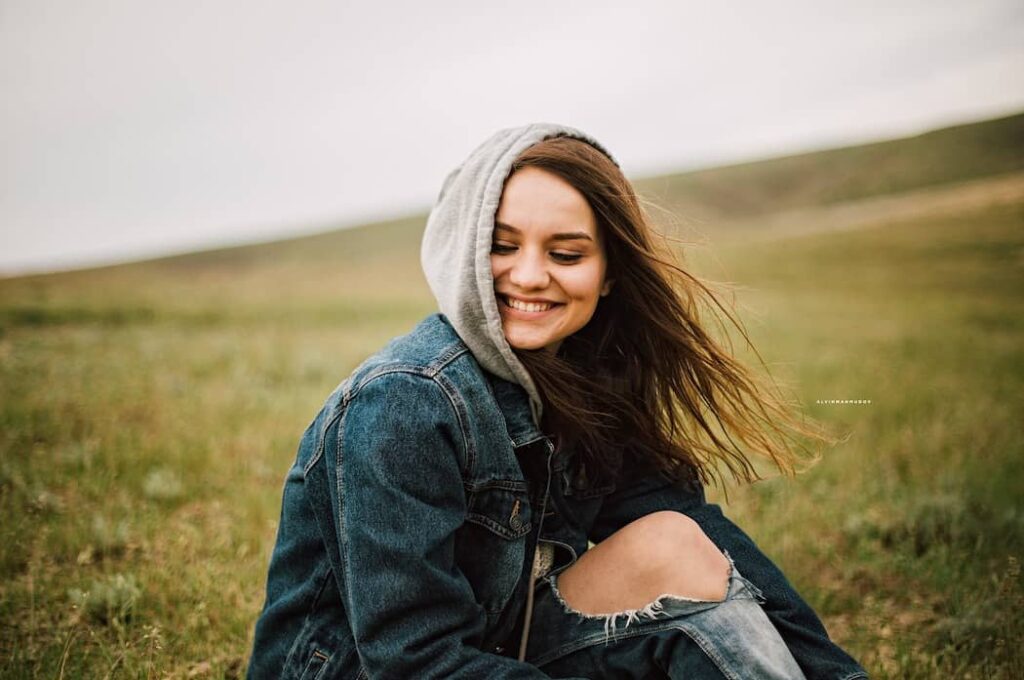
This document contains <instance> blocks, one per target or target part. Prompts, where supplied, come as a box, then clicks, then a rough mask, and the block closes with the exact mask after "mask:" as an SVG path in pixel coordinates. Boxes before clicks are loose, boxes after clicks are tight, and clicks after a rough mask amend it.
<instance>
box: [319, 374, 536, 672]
mask: <svg viewBox="0 0 1024 680" xmlns="http://www.w3.org/2000/svg"><path fill="white" fill-rule="evenodd" d="M463 436H464V435H463V432H462V428H461V427H460V425H459V421H458V419H457V414H456V411H455V408H454V405H453V404H452V402H451V400H450V399H449V396H448V395H447V393H446V392H445V391H444V390H443V389H442V388H441V386H440V385H439V384H438V383H437V382H436V381H434V380H433V379H432V378H429V377H424V376H420V375H417V374H411V373H401V372H397V373H388V374H384V375H381V376H378V377H375V378H372V379H371V380H370V381H369V382H367V383H365V384H364V385H362V386H361V387H360V388H359V390H358V392H357V393H356V394H355V396H354V397H352V399H351V401H350V403H349V404H348V405H347V407H346V411H345V414H344V416H343V420H342V422H341V424H340V431H339V434H338V446H337V454H336V457H335V458H336V459H335V460H334V461H333V464H334V466H335V467H334V470H335V474H336V486H337V488H336V489H334V490H332V493H333V494H334V495H335V496H336V497H335V498H332V499H331V500H332V505H335V507H336V508H337V509H338V510H337V512H338V514H337V522H338V526H337V531H338V538H339V546H340V552H341V563H342V565H343V567H344V578H343V581H344V587H343V592H342V594H341V595H342V598H343V599H344V602H345V607H346V611H347V613H348V616H349V621H350V624H351V627H352V632H353V635H354V637H355V642H356V647H357V649H358V652H359V656H360V659H361V661H362V664H363V666H364V668H365V669H366V671H367V674H368V675H369V677H372V678H401V679H406V678H424V679H426V678H484V677H486V678H546V677H548V676H547V675H545V674H544V673H542V672H541V671H540V670H538V669H537V668H536V667H534V666H532V665H530V664H526V663H521V662H519V661H516V660H514V659H510V658H507V657H504V656H499V655H497V654H490V653H487V652H484V651H483V650H481V649H480V648H479V646H478V645H479V644H480V642H481V640H482V637H483V635H484V627H485V621H486V617H485V613H484V610H483V608H482V607H481V606H480V605H479V604H478V603H477V602H476V599H475V597H474V595H473V591H472V588H471V586H470V584H469V582H468V581H467V580H466V578H465V576H464V575H463V574H462V572H461V571H460V570H459V568H458V565H457V564H456V562H455V557H454V555H455V550H454V546H455V540H454V539H455V531H456V529H458V528H459V527H460V526H461V525H462V523H463V522H464V521H465V517H466V499H465V492H464V487H463V483H462V473H461V467H462V464H463V462H464V461H465V460H466V455H467V443H466V441H465V440H464V438H463Z"/></svg>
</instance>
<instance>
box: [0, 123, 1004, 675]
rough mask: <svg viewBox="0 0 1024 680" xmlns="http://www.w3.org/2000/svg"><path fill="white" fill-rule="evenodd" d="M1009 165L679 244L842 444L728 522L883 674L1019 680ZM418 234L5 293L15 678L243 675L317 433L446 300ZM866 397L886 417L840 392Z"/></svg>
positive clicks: (2, 325) (406, 224)
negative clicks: (775, 225)
mask: <svg viewBox="0 0 1024 680" xmlns="http://www.w3.org/2000/svg"><path fill="white" fill-rule="evenodd" d="M1006 120H1011V121H1017V124H1016V127H1012V126H1010V127H1011V128H1012V130H1013V131H1011V133H1009V134H1010V136H1009V137H1007V136H1006V134H1005V128H1006V127H1007V126H1008V125H1009V124H1008V123H1006V121H1005V120H1004V121H999V122H998V125H997V126H996V127H999V126H1002V127H1000V128H999V129H1000V130H1002V131H1003V132H1002V133H1000V134H1002V135H1003V136H999V135H996V134H995V133H993V132H992V130H988V132H987V133H986V132H985V131H983V130H980V129H978V130H970V131H968V132H970V134H968V133H967V132H964V131H963V130H961V132H960V134H962V135H963V136H965V137H967V138H970V139H975V140H977V139H988V140H992V139H997V141H996V142H993V144H995V145H996V146H1000V145H1005V144H1007V143H1011V145H1012V144H1017V146H1016V147H1015V149H1016V155H1015V157H1016V158H1017V159H1021V158H1024V153H1022V148H1021V139H1020V136H1019V134H1018V132H1019V130H1020V129H1021V126H1020V121H1021V120H1024V117H1015V118H1012V119H1006ZM988 125H994V124H993V123H990V124H988ZM936 134H937V133H936ZM986 134H987V136H986ZM920 139H921V138H918V140H920ZM943 139H945V138H943ZM1008 140H1009V142H1008ZM913 143H914V144H918V145H919V144H920V142H919V141H915V142H913ZM889 144H894V143H889ZM926 146H927V145H926ZM959 148H961V149H962V148H963V147H962V146H961V147H959ZM908 149H909V150H908ZM903 150H904V152H905V153H918V154H919V156H920V158H923V159H924V160H922V161H921V162H922V163H924V162H931V159H934V157H935V155H934V153H932V152H929V153H924V152H921V151H913V147H905V148H904V149H903ZM827 153H831V154H833V155H834V154H836V153H837V152H827ZM851 153H852V152H851ZM870 153H874V152H870ZM870 153H869V151H863V152H862V155H866V156H868V157H871V156H870ZM887 153H889V154H890V155H894V156H896V157H898V156H899V149H898V148H897V149H895V150H893V148H891V147H888V151H887ZM930 153H931V155H929V154H930ZM936 153H937V152H936ZM990 156H991V158H998V159H1003V160H989V161H986V162H984V163H982V162H980V161H978V162H977V163H974V165H972V166H971V167H972V168H973V169H972V171H971V172H970V173H967V174H964V173H959V174H958V173H952V174H950V173H949V172H948V171H947V172H946V174H945V175H942V174H941V173H940V175H941V176H938V179H936V178H935V177H936V176H935V173H933V174H932V175H928V173H926V172H923V171H922V172H921V174H920V175H919V177H923V178H924V179H922V180H921V181H920V182H918V183H917V184H916V185H913V186H906V185H887V186H890V188H889V190H872V191H870V192H866V190H865V191H862V192H861V193H859V194H857V193H856V192H854V194H855V195H854V194H851V195H848V196H841V198H842V199H843V200H838V201H837V199H834V198H830V196H832V195H833V194H832V193H830V191H820V192H818V193H817V194H815V197H808V196H806V195H805V196H804V198H803V199H801V200H797V199H789V198H787V199H785V200H783V201H781V202H780V203H777V204H772V205H771V206H769V207H770V208H771V210H768V209H767V208H765V210H764V214H765V215H766V216H765V218H764V219H765V220H766V221H767V220H768V219H769V217H768V213H770V212H776V213H777V212H778V211H781V210H789V209H791V208H793V207H794V206H804V207H805V208H807V210H806V211H805V213H804V214H803V216H802V218H801V219H804V220H807V222H806V224H811V225H813V224H815V219H816V218H815V215H817V216H818V217H817V219H818V220H819V221H820V222H821V224H820V228H819V229H817V230H815V229H809V228H802V229H801V230H800V233H799V235H796V236H793V235H789V236H787V235H785V234H784V233H783V234H781V235H778V236H772V237H771V238H760V239H747V238H744V234H746V233H748V232H747V231H745V230H740V231H736V230H733V229H731V228H730V227H729V224H728V223H727V221H726V220H724V219H723V220H722V222H721V224H720V225H719V223H715V222H712V223H708V224H706V225H705V226H706V228H707V233H708V235H709V236H710V238H711V240H712V242H713V243H714V244H715V245H713V246H712V247H709V248H703V249H696V250H692V251H691V250H687V251H686V256H687V258H688V260H689V261H690V262H691V266H692V267H693V268H694V269H695V270H696V271H699V272H702V273H704V274H705V275H707V276H710V277H712V278H715V279H720V280H728V281H731V282H734V283H735V284H736V285H737V289H736V299H737V304H738V306H739V309H740V312H741V316H742V317H743V319H744V320H745V322H746V324H747V327H748V331H749V332H750V334H751V337H752V338H753V339H754V341H755V343H756V344H757V346H758V348H759V350H760V351H761V353H762V355H763V356H764V357H765V359H766V361H768V363H769V365H770V366H771V369H772V372H773V374H774V375H775V376H776V377H777V378H778V379H779V380H781V381H784V382H786V383H788V384H791V385H792V389H793V391H794V393H795V395H796V396H797V397H798V398H799V399H800V400H801V401H802V402H803V403H804V404H805V405H806V406H807V409H808V410H809V411H810V412H811V413H812V414H813V415H815V416H817V417H819V418H820V419H821V420H823V421H824V422H826V423H828V424H830V425H831V426H832V427H833V428H835V430H836V431H837V432H840V433H849V435H850V437H849V439H848V441H846V442H845V443H844V444H841V445H839V446H837V447H835V448H833V449H831V450H829V451H827V452H825V454H824V456H823V458H822V460H821V461H820V462H819V464H818V465H816V466H815V467H813V468H812V469H810V470H809V471H807V472H805V473H803V474H801V475H799V476H798V477H797V478H795V479H771V480H768V481H765V482H761V483H759V484H756V485H754V486H752V487H746V488H740V489H731V490H730V491H729V504H728V512H729V513H730V514H731V515H732V516H733V518H734V519H736V520H737V521H738V522H739V523H740V524H741V525H742V526H744V527H745V528H746V529H747V530H748V531H749V532H750V533H751V534H753V535H754V536H755V538H756V539H757V540H758V542H759V543H760V544H761V545H762V547H763V548H764V549H765V550H766V552H768V553H769V554H770V555H771V556H773V557H774V558H775V559H776V560H777V561H778V562H779V563H780V565H781V566H782V567H783V568H784V570H785V571H786V572H787V574H788V575H789V576H790V578H791V580H792V581H793V582H794V583H795V584H796V585H797V587H798V589H799V590H800V591H801V592H802V593H803V594H804V595H805V596H806V597H807V598H808V599H809V601H810V602H811V603H812V604H813V605H814V606H815V607H816V608H817V609H818V611H819V612H820V613H821V614H822V617H823V619H824V620H825V622H826V624H827V626H828V627H829V630H830V631H831V633H832V635H833V636H834V637H835V638H836V639H837V640H838V641H839V642H840V643H842V644H843V645H844V646H846V647H847V648H848V649H849V650H850V651H851V652H852V653H854V655H856V656H857V657H858V658H860V659H861V660H862V661H863V663H864V664H865V665H866V666H867V667H868V668H869V670H871V671H872V674H873V677H879V678H947V677H963V678H968V677H973V678H1019V677H1024V653H1022V652H1021V642H1022V640H1024V624H1022V618H1021V616H1020V612H1021V611H1022V610H1024V587H1022V578H1021V573H1020V561H1021V559H1022V558H1024V472H1022V471H1021V469H1020V465H1021V463H1022V461H1024V432H1022V426H1021V423H1022V422H1024V417H1022V416H1024V396H1022V394H1024V389H1022V388H1024V299H1022V296H1021V291H1022V290H1024V198H1020V197H1018V196H1017V195H1016V194H1013V193H1012V192H1011V193H1010V194H1007V193H1006V191H1005V190H1003V189H1000V187H1002V188H1005V186H1006V184H1007V181H1008V178H1009V179H1010V180H1012V179H1013V175H1012V174H1008V173H1013V172H1016V171H1019V170H1020V168H1019V167H1015V166H1013V164H1012V163H1011V164H1009V165H1005V164H1004V160H1005V158H1006V157H1014V154H1012V153H1010V154H1003V155H1000V154H998V153H992V154H991V155H990ZM850 157H856V154H853V156H850ZM972 157H973V156H972ZM798 158H800V157H798ZM818 161H821V159H818ZM818 161H813V162H812V160H809V159H808V158H804V160H803V161H802V162H803V163H804V164H805V166H806V167H807V168H809V169H808V173H810V174H807V175H806V179H807V180H808V181H811V180H812V179H813V178H814V177H817V175H815V174H814V173H817V172H820V168H821V167H824V166H822V165H821V164H820V163H819V162H818ZM778 162H784V163H790V162H793V161H789V160H785V159H784V160H783V161H776V163H778ZM822 162H823V161H822ZM858 162H859V161H858ZM902 162H904V163H906V162H909V161H907V160H906V159H904V160H903V161H902ZM826 165H827V164H826ZM965 165H971V164H970V163H966V164H965ZM759 167H760V171H761V172H763V173H767V174H771V173H772V172H776V171H778V167H776V169H775V170H773V169H772V167H771V166H770V164H769V166H763V165H762V166H759ZM829 167H831V166H829ZM851 167H852V166H849V167H847V168H846V171H847V172H853V170H851V169H850V168H851ZM979 168H981V169H979ZM812 169H813V170H812ZM986 169H987V170H986ZM861 171H862V172H870V164H867V165H865V167H864V168H863V169H862V170H861ZM714 172H718V171H714ZM742 172H743V173H747V174H748V175H750V173H751V172H752V171H751V170H750V169H749V168H747V169H744V170H742ZM986 173H987V174H986ZM897 174H898V173H897ZM754 175H756V177H755V179H756V181H753V180H751V181H748V182H747V184H743V182H742V181H739V180H737V184H736V186H737V191H740V192H743V191H747V193H746V195H749V196H753V195H756V194H757V191H759V190H755V189H751V188H750V187H752V186H755V187H756V186H761V185H762V184H765V183H766V182H768V180H767V179H764V178H763V177H761V175H758V174H757V173H754ZM750 176H753V175H750ZM787 177H790V179H791V181H797V180H799V178H800V176H799V175H792V176H790V175H787ZM986 177H989V178H990V179H991V190H990V193H989V194H985V191H986V189H985V187H986V186H988V185H987V184H986V181H988V180H986ZM672 181H677V180H672ZM687 181H690V182H696V181H697V180H695V179H694V178H692V177H691V178H690V179H689V180H687ZM706 181H708V182H710V181H712V180H706ZM714 181H715V182H719V181H722V180H721V179H720V178H717V177H716V178H714ZM814 181H815V182H818V184H819V185H820V186H825V185H826V184H829V183H827V182H822V181H821V180H820V179H814ZM963 181H972V182H974V183H975V184H973V185H972V186H973V189H972V191H973V192H974V194H972V195H973V196H974V200H971V201H966V202H962V203H956V202H955V201H953V202H949V201H947V202H946V203H943V204H942V206H944V207H943V209H942V210H941V211H936V210H930V211H928V210H924V211H919V213H915V212H913V211H911V212H907V211H905V210H904V211H893V212H892V214H887V213H886V211H885V210H879V209H877V207H876V208H875V209H874V212H870V213H868V214H869V215H870V219H865V220H862V221H861V222H860V223H858V224H857V225H855V226H856V228H848V229H844V230H841V231H832V230H830V229H829V222H828V220H829V219H830V217H829V216H830V215H833V214H834V213H832V212H829V211H831V210H835V209H836V205H837V202H838V203H839V204H844V201H845V204H849V203H850V201H864V200H869V199H871V198H872V197H877V195H878V194H880V193H883V194H892V195H893V196H896V197H899V196H904V199H903V200H904V203H905V202H906V201H911V202H916V201H919V200H924V199H919V198H915V196H918V194H907V193H906V192H911V191H914V190H918V189H920V188H921V187H936V186H937V187H940V188H941V187H948V188H950V190H951V191H953V190H955V189H956V187H957V186H958V185H956V183H957V182H963ZM652 183H653V184H652ZM697 183H698V184H699V182H697ZM655 184H657V181H655V180H647V184H646V185H644V186H646V187H648V189H650V187H652V186H654V185H655ZM861 184H862V185H864V186H868V185H869V184H870V183H869V182H867V180H865V181H864V182H861ZM857 186H860V185H857ZM893 186H895V188H893ZM979 187H980V188H979ZM865 192H866V193H865ZM978 192H981V193H980V194H979V193H978ZM956 195H960V194H956ZM978 195H981V198H980V199H979V198H978ZM986 195H990V199H991V200H984V198H985V196H986ZM907 196H910V198H907ZM655 200H658V198H657V197H656V198H655ZM687 200H689V199H685V198H680V199H679V201H681V202H682V204H684V203H686V202H687ZM780 200H781V199H780ZM740 212H742V211H740ZM752 214H754V217H753V218H751V217H750V214H747V213H744V214H743V216H744V219H747V220H751V219H752V220H753V221H754V222H756V221H757V218H756V214H757V213H752ZM915 215H917V216H915ZM422 226H423V220H422V217H421V216H416V217H410V218H408V219H402V220H396V221H394V222H388V223H382V224H379V225H374V226H372V227H368V228H364V229H359V230H355V231H350V232H338V233H331V234H325V235H322V236H316V237H309V238H305V239H297V240H294V241H288V242H281V243H275V244H268V245H263V246H252V247H246V248H238V249H225V250H221V251H213V252H208V253H199V254H195V255H188V256H179V257H175V258H168V259H164V260H157V261H151V262H145V263H137V264H130V265H124V266H119V267H111V268H105V269H97V270H89V271H81V272H70V273H64V274H58V275H51V276H35V277H21V278H16V279H7V280H0V513H2V516H3V517H4V521H3V522H2V523H0V676H2V677H5V678H7V677H12V678H37V677H45V678H56V677H64V678H79V677H80V678H94V677H96V678H102V677H107V676H109V677H168V676H169V677H181V678H188V677H237V676H238V675H240V674H241V673H242V672H243V671H244V667H245V659H246V656H247V654H248V646H249V639H250V635H251V628H252V625H253V622H254V620H255V618H256V616H257V614H258V611H259V608H260V606H261V604H262V599H263V586H264V579H265V570H266V564H267V559H268V556H269V552H270V549H271V547H272V543H273V538H274V532H275V526H276V521H277V513H278V509H279V502H280V489H281V484H282V481H283V476H284V473H285V471H286V470H287V468H288V466H289V465H290V462H291V460H292V457H293V455H294V449H295V445H296V443H297V441H298V438H299V435H300V434H301V432H302V430H303V429H304V427H305V425H306V424H307V423H308V421H309V420H310V419H311V418H312V416H313V415H314V414H315V412H316V411H317V409H318V408H319V406H320V404H321V403H322V401H323V399H324V398H325V396H326V395H327V394H328V392H330V390H331V389H333V387H334V386H335V385H336V384H337V382H338V381H339V380H341V378H343V377H344V376H345V375H346V374H347V372H348V371H349V370H350V369H351V368H353V367H354V366H355V365H356V364H357V363H358V362H359V361H360V360H361V359H362V358H364V357H365V356H366V355H368V354H369V353H371V352H372V351H374V350H375V349H377V348H378V347H379V346H380V345H381V344H382V343H383V342H384V341H385V340H387V339H388V338H390V337H392V336H394V335H397V334H399V333H403V332H405V331H406V330H408V329H409V328H411V326H412V325H413V324H414V323H415V322H416V321H417V320H418V319H419V318H420V317H422V316H423V315H425V314H426V313H428V312H430V311H432V310H433V299H432V298H431V297H430V294H429V292H428V290H427V288H426V285H425V283H424V281H423V279H422V276H421V275H420V273H419V265H418V257H417V252H418V247H419V234H420V231H421V229H422ZM805 227H806V225H805ZM850 399H856V400H870V403H860V404H848V403H847V404H837V403H826V402H828V401H829V400H850ZM718 495H719V497H721V494H718Z"/></svg>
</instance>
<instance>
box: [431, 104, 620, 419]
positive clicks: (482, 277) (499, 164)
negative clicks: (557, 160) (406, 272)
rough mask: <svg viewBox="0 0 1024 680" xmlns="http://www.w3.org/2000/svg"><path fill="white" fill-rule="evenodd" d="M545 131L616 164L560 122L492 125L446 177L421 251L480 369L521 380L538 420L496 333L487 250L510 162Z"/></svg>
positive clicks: (533, 397) (530, 390) (437, 293)
mask: <svg viewBox="0 0 1024 680" xmlns="http://www.w3.org/2000/svg"><path fill="white" fill-rule="evenodd" d="M551 137H575V138H577V139H581V140H583V141H585V142H587V143H588V144H590V145H592V146H593V147H595V148H596V149H598V150H599V151H601V152H602V153H604V154H605V155H606V156H608V157H609V158H611V159H612V162H615V159H614V158H613V157H612V155H611V154H610V153H608V151H607V150H606V149H605V148H604V147H603V146H601V145H600V144H599V143H598V142H597V141H596V140H595V139H594V138H593V137H591V136H590V135H588V134H586V133H584V132H581V131H580V130H577V129H575V128H571V127H568V126H565V125H556V124H554V123H533V124H531V125H524V126H523V127H517V128H507V129H504V130H499V131H498V132H496V133H494V134H493V135H491V136H490V137H489V138H488V139H487V140H486V141H484V142H483V143H482V144H481V145H480V146H478V147H477V148H476V149H475V150H474V151H473V152H472V153H471V154H470V155H469V158H467V159H466V160H465V161H463V163H462V164H461V165H460V166H459V167H457V168H455V169H454V170H452V171H451V172H450V173H449V174H448V177H446V178H445V180H444V185H443V186H442V187H441V193H440V195H439V196H438V198H437V202H436V203H435V205H434V207H433V209H432V210H431V211H430V217H429V218H428V219H427V228H426V231H425V232H424V234H423V243H422V246H421V250H420V262H421V263H422V264H423V272H424V274H426V277H427V282H428V283H429V284H430V290H431V291H432V292H433V294H434V297H435V298H437V304H438V308H439V309H440V311H441V313H442V314H444V315H445V316H446V317H448V321H449V322H450V323H451V324H452V326H453V327H454V328H455V331H456V332H457V333H458V334H459V337H461V338H462V340H463V341H464V342H465V343H466V345H467V346H468V347H469V350H470V351H471V352H472V353H473V356H474V357H475V358H476V360H477V362H479V364H480V365H481V366H482V367H484V368H485V369H487V370H488V371H490V372H491V373H493V374H495V375H497V376H499V377H501V378H504V379H505V380H509V381H512V382H517V383H519V384H520V385H522V386H523V388H524V389H525V390H526V392H527V394H529V395H530V408H531V410H532V412H533V417H534V419H535V420H536V421H537V423H540V417H541V402H540V397H539V395H538V393H537V388H536V386H534V384H533V380H531V379H530V375H529V373H527V371H526V368H525V367H524V366H523V364H522V363H521V362H520V361H519V359H517V358H516V355H515V354H514V353H513V352H512V348H511V347H510V346H509V344H508V342H507V341H506V340H505V334H504V333H503V332H502V329H501V316H500V315H499V313H498V303H497V301H496V299H495V297H494V279H493V277H492V276H491V257H490V253H491V238H492V233H493V231H494V216H495V214H496V213H497V212H498V204H499V202H500V201H501V192H502V191H503V190H504V186H505V180H506V179H507V178H508V175H509V173H510V171H511V169H512V162H513V161H514V160H515V159H516V158H517V157H518V156H519V154H520V153H522V152H523V151H525V150H526V149H527V148H529V147H530V146H533V145H534V144H536V143H537V142H541V141H543V140H545V139H549V138H551Z"/></svg>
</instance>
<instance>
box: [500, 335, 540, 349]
mask: <svg viewBox="0 0 1024 680" xmlns="http://www.w3.org/2000/svg"><path fill="white" fill-rule="evenodd" d="M505 339H506V340H508V344H509V345H510V346H511V347H512V349H522V350H537V349H544V348H545V347H547V346H548V345H550V344H551V341H550V340H549V339H547V338H515V337H512V338H510V337H508V336H506V337H505Z"/></svg>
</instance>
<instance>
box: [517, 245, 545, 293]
mask: <svg viewBox="0 0 1024 680" xmlns="http://www.w3.org/2000/svg"><path fill="white" fill-rule="evenodd" d="M508 278H509V281H510V282H511V283H512V285H514V286H516V287H517V288H520V289H522V290H539V289H542V288H547V287H548V283H549V282H550V280H551V277H550V274H549V272H548V268H547V265H546V264H545V262H544V260H543V258H542V257H540V256H538V255H533V254H531V253H521V254H520V255H519V257H517V258H516V259H515V262H513V263H512V268H511V269H510V270H509V274H508Z"/></svg>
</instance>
